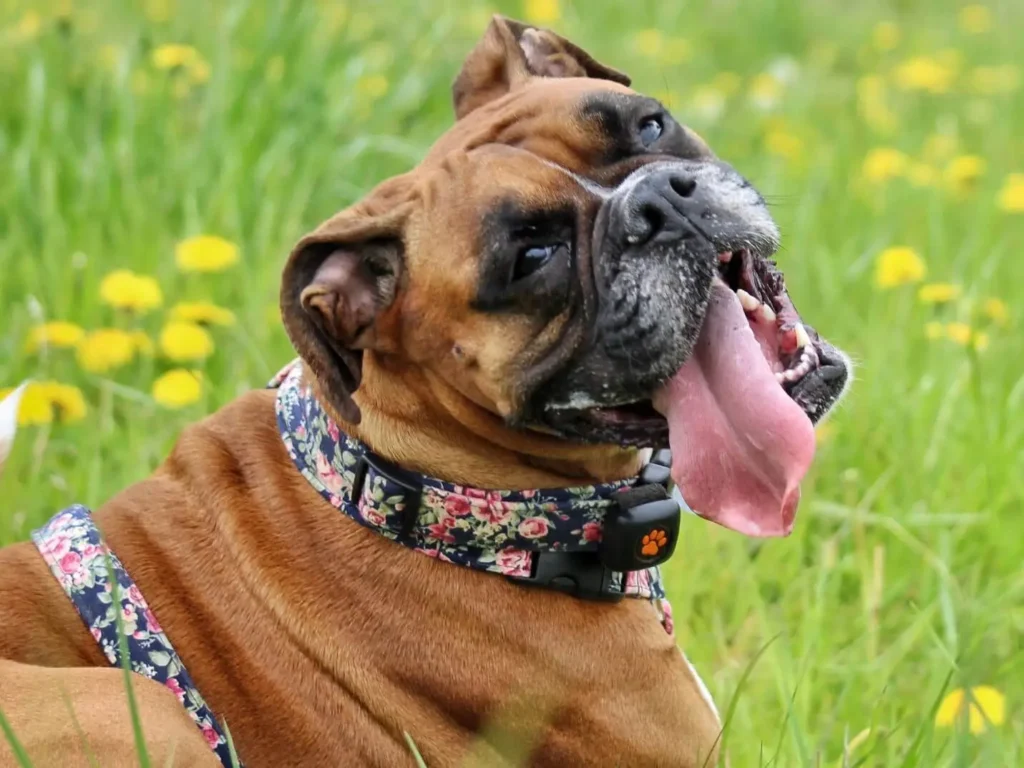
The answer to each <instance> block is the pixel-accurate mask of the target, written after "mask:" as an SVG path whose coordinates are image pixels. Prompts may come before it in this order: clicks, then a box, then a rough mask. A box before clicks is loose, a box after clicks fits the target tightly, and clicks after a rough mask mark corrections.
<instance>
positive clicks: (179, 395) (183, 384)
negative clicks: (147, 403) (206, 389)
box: [153, 368, 203, 408]
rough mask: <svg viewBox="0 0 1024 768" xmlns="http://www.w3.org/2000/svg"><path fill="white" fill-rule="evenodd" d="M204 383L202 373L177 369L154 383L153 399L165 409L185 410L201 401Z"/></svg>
mask: <svg viewBox="0 0 1024 768" xmlns="http://www.w3.org/2000/svg"><path fill="white" fill-rule="evenodd" d="M202 383H203V374H202V373H201V372H200V371H188V370H185V369H183V368H176V369H174V370H173V371H168V372H167V373H165V374H164V375H163V376H161V377H160V378H159V379H157V380H156V381H154V382H153V399H154V400H156V401H157V402H158V403H159V404H160V405H162V406H164V407H165V408H183V407H185V406H186V405H191V404H192V403H194V402H196V401H197V400H198V399H199V397H200V396H201V395H202V391H203V386H202Z"/></svg>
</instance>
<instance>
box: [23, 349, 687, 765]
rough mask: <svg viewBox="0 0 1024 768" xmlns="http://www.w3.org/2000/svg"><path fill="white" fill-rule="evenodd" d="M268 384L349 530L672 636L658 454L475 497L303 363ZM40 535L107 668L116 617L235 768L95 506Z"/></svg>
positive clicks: (140, 655) (152, 672)
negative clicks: (387, 437) (591, 475)
mask: <svg viewBox="0 0 1024 768" xmlns="http://www.w3.org/2000/svg"><path fill="white" fill-rule="evenodd" d="M270 386H271V387H272V388H277V389H278V394H277V399H276V411H277V422H278V426H279V428H280V432H281V438H282V440H283V442H284V446H285V448H286V450H287V451H288V454H289V456H290V457H291V458H292V460H293V461H294V462H295V465H296V467H297V468H298V470H299V472H301V474H302V475H303V477H305V478H306V480H307V481H309V483H310V485H312V486H313V488H314V489H316V491H317V492H318V493H319V494H320V495H321V496H322V497H323V498H324V499H326V500H327V501H328V502H329V503H330V504H331V505H332V506H334V507H335V508H337V509H338V510H339V511H340V512H342V513H343V514H344V515H346V516H347V517H349V518H351V519H352V520H354V521H355V522H357V523H359V524H360V525H363V526H366V527H368V528H372V529H374V530H375V531H377V532H378V533H379V534H381V535H382V536H384V537H385V538H388V539H390V540H392V541H394V542H396V543H398V544H401V545H404V546H407V547H410V548H412V549H415V550H416V551H417V552H421V553H423V554H425V555H427V556H428V557H433V558H436V559H438V560H442V561H445V562H448V563H454V564H456V565H461V566H464V567H467V568H473V569H476V570H482V571H489V572H491V573H495V574H501V575H503V576H505V577H507V578H509V579H511V580H512V581H515V582H518V583H521V584H523V585H524V586H539V587H545V588H548V589H554V590H558V591H562V592H566V593H568V594H572V595H574V596H577V597H581V598H585V599H597V600H618V599H621V598H623V597H636V598H645V599H648V600H651V602H652V603H653V605H654V607H655V609H656V610H657V612H658V615H659V616H660V618H661V621H662V624H663V625H664V627H665V629H666V631H668V632H669V633H671V632H672V615H671V608H670V606H669V604H668V601H667V600H665V591H664V588H663V586H662V581H661V575H660V571H659V569H658V567H657V566H658V564H660V563H662V562H664V561H665V560H667V559H668V557H669V556H671V554H672V551H673V550H674V549H675V543H676V537H677V534H678V523H679V512H680V509H679V505H678V503H677V501H676V500H674V499H672V498H669V497H668V494H667V490H666V489H667V483H668V466H669V465H670V464H671V459H670V456H668V455H667V451H659V452H658V453H656V454H655V456H654V459H653V460H652V462H651V463H650V464H648V465H647V467H645V468H644V471H643V472H642V473H641V475H640V477H639V478H633V479H631V480H624V481H619V482H616V483H607V484H603V485H592V486H580V487H576V488H560V489H549V490H521V491H497V490H480V489H474V488H468V487H465V486H461V485H456V484H453V483H448V482H444V481H441V480H437V479H434V478H428V477H425V476H422V475H418V474H416V473H412V472H409V471H407V470H404V469H402V468H400V467H397V466H395V465H393V464H391V463H390V462H387V461H386V460H384V459H382V458H381V457H379V456H377V455H376V454H374V453H372V452H371V451H370V449H369V448H368V447H367V446H366V445H364V444H362V443H360V442H359V441H357V440H354V439H352V438H350V437H348V436H347V435H345V434H344V433H343V432H341V431H340V430H339V429H338V425H337V424H336V423H335V422H334V420H333V419H331V417H330V416H329V415H328V414H327V413H326V412H325V411H324V409H323V407H322V406H321V405H320V403H319V401H318V400H317V398H316V397H315V396H314V395H313V393H312V391H311V388H310V387H309V386H308V384H306V383H305V382H304V381H303V377H302V365H301V363H300V362H299V361H295V362H293V363H291V364H289V365H288V366H286V367H285V368H284V369H283V370H282V371H281V372H280V373H279V374H278V375H277V376H275V377H274V379H273V380H272V381H271V383H270ZM32 539H33V541H34V542H35V545H36V547H37V549H38V550H39V552H40V554H41V555H42V556H43V558H44V559H45V560H46V563H47V565H49V567H50V570H51V572H52V573H53V575H54V576H55V577H56V578H57V580H58V581H59V582H60V584H61V586H62V587H63V589H64V591H65V592H66V593H67V595H68V597H69V598H70V599H71V602H72V603H73V604H74V606H75V609H76V610H77V611H78V613H79V615H80V616H81V617H82V620H83V621H84V622H85V624H86V626H87V627H88V628H89V631H90V632H91V633H92V636H93V637H94V638H95V639H96V642H97V643H98V644H99V645H100V647H101V648H102V650H103V652H104V654H105V655H106V657H107V660H108V661H109V662H110V663H111V664H112V665H115V666H120V665H122V664H123V663H124V659H123V657H122V647H121V645H120V644H119V635H118V623H120V624H121V626H122V628H123V631H124V635H125V640H126V643H125V647H126V648H127V651H128V663H129V664H130V667H131V669H132V671H134V672H136V673H138V674H140V675H142V676H143V677H147V678H149V679H152V680H156V681H157V682H160V683H162V684H164V685H166V686H167V687H168V688H170V689H171V690H172V691H173V692H174V694H175V695H176V696H177V697H178V700H179V701H180V702H181V703H182V705H183V706H184V707H185V710H186V711H187V712H188V714H189V716H190V717H191V718H192V720H193V721H195V723H196V725H197V726H198V727H199V728H200V730H201V731H202V733H203V736H204V737H205V738H206V741H207V743H208V744H209V745H210V747H211V749H213V751H214V752H215V753H216V755H217V757H218V758H219V759H220V760H221V762H222V763H223V765H225V766H232V765H241V763H240V762H239V761H238V758H237V756H235V755H233V754H232V747H231V746H230V744H229V739H228V735H227V730H226V729H225V728H223V727H222V726H221V725H220V724H219V723H218V722H217V719H216V717H215V716H214V714H213V712H212V711H211V709H210V708H209V706H208V705H207V704H206V702H205V701H204V700H203V697H202V695H200V693H199V690H198V689H197V688H196V686H195V684H194V682H193V681H192V678H191V676H190V675H189V674H188V671H187V670H186V668H185V665H184V663H183V662H182V660H181V657H180V656H179V655H178V654H177V652H176V651H175V650H174V647H173V646H172V645H171V642H170V640H169V639H168V637H167V635H166V634H165V633H164V631H163V629H162V628H161V626H160V624H159V622H158V621H157V619H156V617H155V616H154V615H153V612H152V611H151V610H150V608H149V605H148V604H147V602H146V600H145V598H144V597H143V595H142V593H141V592H140V591H139V588H138V587H137V586H136V585H135V582H134V581H133V580H132V578H131V577H130V576H129V575H128V572H127V571H126V570H125V568H124V566H123V565H122V564H121V562H120V561H119V560H118V559H117V557H116V555H114V554H113V553H112V552H110V550H109V549H108V548H107V547H106V545H105V544H104V543H103V540H102V537H101V536H100V533H99V530H98V529H97V528H96V525H95V524H94V523H93V521H92V516H91V514H90V512H89V510H88V509H87V508H85V507H83V506H81V505H74V506H71V507H69V508H67V509H66V510H64V511H62V512H60V513H59V514H57V515H56V516H54V517H53V518H52V519H51V520H50V521H49V522H48V523H46V525H44V526H43V527H41V528H39V529H38V530H36V531H34V532H33V533H32ZM111 576H113V581H111ZM118 616H119V617H120V622H119V621H118Z"/></svg>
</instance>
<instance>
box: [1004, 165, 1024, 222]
mask: <svg viewBox="0 0 1024 768" xmlns="http://www.w3.org/2000/svg"><path fill="white" fill-rule="evenodd" d="M998 202H999V207H1000V208H1002V209H1003V210H1004V211H1007V212H1008V213H1024V173H1011V174H1010V175H1009V176H1007V177H1006V181H1005V182H1003V188H1002V189H1001V190H999V201H998Z"/></svg>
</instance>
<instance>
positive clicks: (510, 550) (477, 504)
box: [269, 361, 679, 599]
mask: <svg viewBox="0 0 1024 768" xmlns="http://www.w3.org/2000/svg"><path fill="white" fill-rule="evenodd" d="M302 372H303V367H302V364H301V361H295V362H293V363H291V364H289V365H288V366H286V367H285V368H284V369H283V370H282V371H281V372H280V373H279V374H278V375H277V376H275V377H274V379H273V380H272V381H271V382H270V385H269V386H270V387H272V388H277V389H278V393H277V407H276V410H277V423H278V427H279V429H280V432H281V438H282V440H283V441H284V444H285V447H286V449H287V450H288V455H289V456H290V457H291V458H292V461H294V462H295V465H296V467H297V468H298V470H299V472H301V473H302V475H303V477H305V478H306V480H308V481H309V483H310V485H312V486H313V488H315V489H316V491H317V492H318V493H319V494H320V495H321V496H322V497H323V498H324V499H326V500H327V501H328V502H329V503H330V504H331V505H332V506H334V507H335V508H337V509H338V510H340V511H341V512H342V513H343V514H345V515H346V516H348V517H350V518H352V519H353V520H355V521H356V522H357V523H359V524H360V525H364V526H366V527H367V528H372V529H374V530H375V531H377V532H378V533H379V534H381V535H382V536H384V537H386V538H388V539H391V540H392V541H395V542H397V543H399V544H403V545H405V546H407V547H410V548H412V549H415V550H416V551H417V552H421V553H423V554H425V555H427V556H429V557H434V558H437V559H438V560H444V561H446V562H449V563H454V564H457V565H462V566H465V567H468V568H474V569H478V570H483V571H490V572H492V573H499V574H503V575H505V576H508V577H510V578H512V579H514V580H517V581H522V582H523V583H524V584H532V585H535V586H545V587H549V588H553V589H558V590H560V591H565V592H569V593H572V594H576V595H577V596H579V597H588V598H597V599H618V598H620V597H623V596H633V597H646V598H663V597H664V596H665V593H664V589H663V587H662V582H661V576H660V572H659V569H658V568H657V565H658V564H659V563H661V562H664V560H666V559H667V558H668V557H669V556H670V555H671V552H672V550H673V549H674V547H675V538H676V534H677V533H678V518H679V507H678V504H677V503H676V502H675V501H673V500H671V499H669V498H668V495H667V492H666V484H667V482H668V470H667V465H669V464H670V463H671V462H670V460H669V459H667V458H662V460H661V462H660V463H652V464H650V465H648V467H647V468H645V470H644V473H643V474H641V476H640V478H632V479H629V480H622V481H619V482H614V483H607V484H603V485H590V486H580V487H576V488H559V489H548V490H524V491H500V490H481V489H475V488H467V487H465V486H461V485H456V484H454V483H448V482H444V481H442V480H438V479H435V478H429V477H426V476H423V475H419V474H416V473H412V472H409V471H406V470H403V469H401V468H399V467H397V466H395V465H393V464H391V463H390V462H387V461H385V460H384V459H382V458H381V457H379V456H377V455H375V454H373V453H372V452H371V451H370V450H369V448H368V447H367V446H366V445H364V444H363V443H361V442H359V441H358V440H354V439H352V438H350V437H349V436H348V435H346V434H344V433H343V432H341V431H340V430H339V428H338V425H337V424H336V423H335V422H334V420H333V419H332V418H331V417H330V416H329V415H328V414H327V413H326V412H325V411H324V409H323V407H322V406H321V405H320V403H319V402H318V400H317V398H316V396H315V395H314V394H313V392H312V390H311V387H310V386H309V385H308V384H307V383H305V382H304V381H303V377H302ZM659 453H667V452H659ZM627 500H628V503H626V502H627ZM612 533H614V536H613V535H612ZM605 540H608V541H605Z"/></svg>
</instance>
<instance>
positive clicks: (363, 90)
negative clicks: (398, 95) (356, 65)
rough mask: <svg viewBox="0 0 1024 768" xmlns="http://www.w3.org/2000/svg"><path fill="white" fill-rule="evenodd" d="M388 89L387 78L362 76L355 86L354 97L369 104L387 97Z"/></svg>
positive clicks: (382, 76) (376, 75)
mask: <svg viewBox="0 0 1024 768" xmlns="http://www.w3.org/2000/svg"><path fill="white" fill-rule="evenodd" d="M390 88H391V84H390V83H389V82H388V79H387V77H385V76H384V75H381V74H375V75H363V76H362V77H360V78H359V79H358V80H356V84H355V92H356V96H358V97H360V98H361V99H362V100H363V101H366V102H369V103H373V102H375V101H377V100H379V99H382V98H384V97H385V96H387V94H388V90H389V89H390Z"/></svg>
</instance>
